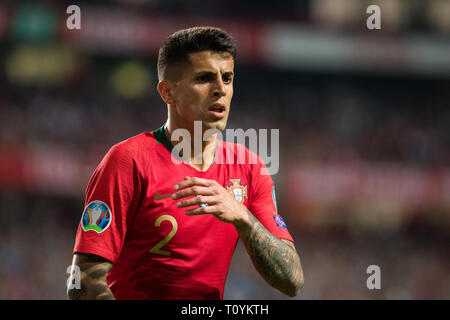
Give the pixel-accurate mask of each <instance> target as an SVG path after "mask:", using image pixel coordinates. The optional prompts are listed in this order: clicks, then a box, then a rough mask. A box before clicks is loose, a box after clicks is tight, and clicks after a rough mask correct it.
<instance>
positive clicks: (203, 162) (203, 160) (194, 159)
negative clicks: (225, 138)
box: [164, 121, 217, 171]
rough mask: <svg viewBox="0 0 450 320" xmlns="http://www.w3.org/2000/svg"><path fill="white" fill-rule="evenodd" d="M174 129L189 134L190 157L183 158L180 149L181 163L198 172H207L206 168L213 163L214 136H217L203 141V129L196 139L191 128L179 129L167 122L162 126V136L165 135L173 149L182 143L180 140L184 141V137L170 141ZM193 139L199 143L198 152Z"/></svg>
mask: <svg viewBox="0 0 450 320" xmlns="http://www.w3.org/2000/svg"><path fill="white" fill-rule="evenodd" d="M176 129H184V130H187V131H188V132H189V134H190V147H191V152H190V156H189V157H186V156H184V155H183V154H182V153H183V152H182V150H183V149H181V154H180V156H181V157H182V158H183V161H185V162H186V163H187V164H189V165H191V166H193V167H194V168H196V169H197V170H199V171H206V170H208V168H209V167H210V166H211V165H212V164H213V163H214V158H215V150H216V148H215V147H216V136H217V135H216V134H214V135H212V136H211V137H210V138H209V139H207V140H206V141H203V133H204V130H203V129H202V132H201V133H202V135H201V136H200V137H196V136H195V133H194V128H193V127H192V128H185V127H181V126H180V127H178V126H176V125H174V124H173V122H170V121H167V122H166V124H165V125H164V134H165V135H166V137H167V139H168V140H169V141H170V143H171V144H172V146H173V147H174V148H175V147H176V146H177V145H178V144H179V143H181V142H182V139H184V137H183V138H182V139H180V140H179V141H172V140H171V136H172V133H173V132H174V131H175V130H176ZM195 139H197V143H199V141H201V148H200V150H198V149H199V148H198V146H197V148H196V147H195Z"/></svg>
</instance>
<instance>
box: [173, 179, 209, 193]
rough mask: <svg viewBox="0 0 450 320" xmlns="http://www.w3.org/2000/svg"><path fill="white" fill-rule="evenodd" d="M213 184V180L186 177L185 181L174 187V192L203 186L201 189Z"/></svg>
mask: <svg viewBox="0 0 450 320" xmlns="http://www.w3.org/2000/svg"><path fill="white" fill-rule="evenodd" d="M214 182H215V180H210V179H203V178H199V177H192V178H189V177H187V179H186V178H185V180H183V181H181V182H179V183H178V184H176V185H175V186H174V189H175V190H181V189H185V188H189V187H192V186H195V185H196V186H203V187H209V186H211V185H212V184H213V183H214Z"/></svg>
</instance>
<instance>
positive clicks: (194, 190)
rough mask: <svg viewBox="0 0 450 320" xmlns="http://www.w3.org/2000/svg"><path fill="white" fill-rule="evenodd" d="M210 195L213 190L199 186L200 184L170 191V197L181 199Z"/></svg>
mask: <svg viewBox="0 0 450 320" xmlns="http://www.w3.org/2000/svg"><path fill="white" fill-rule="evenodd" d="M200 195H202V196H212V195H214V193H213V191H212V190H211V188H209V187H200V186H193V187H190V188H187V189H183V190H181V191H178V192H175V193H172V199H173V200H177V199H182V198H186V197H189V196H200Z"/></svg>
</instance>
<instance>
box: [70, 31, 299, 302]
mask: <svg viewBox="0 0 450 320" xmlns="http://www.w3.org/2000/svg"><path fill="white" fill-rule="evenodd" d="M235 56H236V46H235V41H234V40H233V39H232V38H231V37H230V36H229V35H228V34H227V33H226V32H224V31H223V30H221V29H218V28H213V27H194V28H190V29H185V30H180V31H178V32H175V33H174V34H172V35H171V36H169V37H168V39H167V40H166V41H165V43H164V44H163V46H162V47H161V49H160V51H159V56H158V77H159V83H158V87H157V88H158V92H159V94H160V95H161V98H162V100H164V102H165V103H166V104H167V106H168V119H167V122H166V123H165V124H164V125H163V126H162V127H161V128H159V129H157V130H154V131H152V132H145V133H142V134H139V135H137V136H135V137H132V138H129V139H127V140H125V141H122V142H120V143H118V144H116V145H114V146H113V147H112V148H111V149H110V150H109V152H108V153H107V154H106V156H105V157H104V158H103V160H102V161H101V163H100V164H99V165H98V167H97V168H96V170H95V172H94V173H93V175H92V177H91V180H90V182H89V184H88V187H87V190H86V200H85V209H84V212H83V214H82V218H81V221H80V224H79V227H78V231H77V235H76V240H75V248H74V258H73V264H72V266H73V267H74V266H78V267H79V270H80V276H81V286H80V287H79V288H78V289H77V287H76V286H68V296H69V297H70V298H71V299H114V298H115V299H223V291H224V286H225V280H226V276H227V273H228V269H229V266H230V262H231V258H232V255H233V252H234V250H235V248H236V244H237V241H238V239H241V240H242V241H243V243H244V244H245V247H246V250H247V252H248V255H249V256H250V258H251V260H252V262H253V265H254V266H255V268H256V270H257V271H258V272H259V273H260V274H261V276H262V277H263V278H264V279H265V280H266V281H267V282H268V283H269V284H270V285H271V286H273V287H274V288H276V289H278V290H279V291H281V292H283V293H284V294H286V295H288V296H290V297H293V296H295V295H296V294H297V293H298V291H299V289H300V288H301V287H302V285H303V271H302V267H301V263H300V258H299V256H298V254H297V251H296V249H295V246H294V243H293V240H292V237H291V235H290V234H289V232H288V230H287V227H286V225H285V223H284V221H283V219H282V218H281V217H280V216H279V215H278V213H277V208H276V202H275V191H274V183H273V181H272V178H271V177H270V175H269V174H268V170H267V168H266V167H265V165H264V163H263V162H262V160H261V159H260V158H259V157H257V156H256V158H257V162H256V163H253V164H249V163H238V162H237V161H233V162H234V163H227V162H230V161H225V160H224V158H223V157H227V159H229V157H230V155H229V153H230V152H231V154H232V155H233V157H235V156H236V155H237V154H238V153H239V151H241V152H244V153H245V155H246V156H247V159H249V155H250V153H251V152H250V151H249V150H248V149H247V148H245V147H244V146H242V145H239V144H234V143H228V142H225V141H221V140H220V139H218V138H217V134H213V135H211V136H210V137H209V139H207V141H203V145H202V148H201V151H200V153H198V152H197V154H195V148H194V146H193V144H194V141H192V150H193V151H194V152H192V154H191V156H190V157H186V152H184V151H183V154H181V153H179V154H178V156H179V157H180V159H184V161H179V162H177V161H173V159H174V158H173V157H172V155H173V153H172V150H174V147H175V146H177V144H178V143H181V141H178V143H174V141H172V139H171V137H172V133H173V132H174V131H175V130H176V129H185V130H187V131H188V132H189V133H190V134H191V136H194V121H201V124H202V130H203V131H202V132H205V131H206V130H208V129H216V130H219V131H222V130H224V128H225V126H226V123H227V118H228V114H229V112H230V103H231V98H232V95H233V77H234V59H235ZM173 140H175V141H176V139H173ZM225 151H226V152H228V154H227V155H225V153H226V152H225ZM252 155H255V154H252ZM195 157H197V159H198V158H201V161H194V158H195ZM235 158H236V157H235ZM265 171H267V172H266V173H267V174H264V172H265ZM74 275H76V273H75V274H74ZM72 280H73V279H69V281H72ZM69 283H71V282H69Z"/></svg>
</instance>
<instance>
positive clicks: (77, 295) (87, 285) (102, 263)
mask: <svg viewBox="0 0 450 320" xmlns="http://www.w3.org/2000/svg"><path fill="white" fill-rule="evenodd" d="M73 263H74V264H76V265H77V266H78V267H79V268H80V273H81V288H80V289H76V288H70V289H68V290H67V295H68V296H69V298H70V299H72V300H81V299H83V300H84V299H86V300H114V299H115V298H114V295H113V293H112V292H111V290H110V289H109V287H108V284H107V282H106V276H107V274H108V272H109V271H111V268H112V266H113V264H112V263H111V262H110V261H108V260H106V259H104V258H102V257H99V256H96V255H91V254H76V255H75V257H74V262H73Z"/></svg>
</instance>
